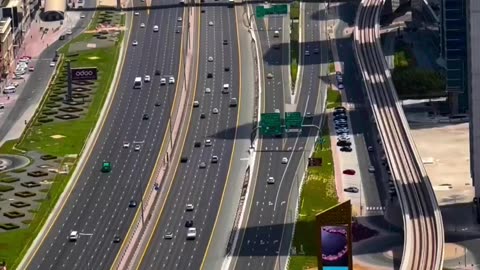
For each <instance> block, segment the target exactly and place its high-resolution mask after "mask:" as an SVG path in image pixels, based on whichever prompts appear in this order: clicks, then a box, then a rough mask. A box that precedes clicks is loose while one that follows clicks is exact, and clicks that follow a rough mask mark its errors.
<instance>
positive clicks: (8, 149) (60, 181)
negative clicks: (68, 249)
mask: <svg viewBox="0 0 480 270" xmlns="http://www.w3.org/2000/svg"><path fill="white" fill-rule="evenodd" d="M102 14H103V15H102ZM124 17H125V16H123V15H120V14H118V13H109V12H105V11H101V12H97V13H96V14H95V17H94V19H93V23H92V24H94V25H96V24H97V23H99V22H100V21H102V20H105V18H107V20H115V22H116V23H118V22H120V24H121V25H124V24H125V18H124ZM92 24H91V25H92ZM91 25H90V27H89V29H93V28H94V27H93V28H92V26H91ZM123 36H124V33H123V31H120V32H119V33H118V34H117V35H116V36H115V39H111V40H109V41H111V44H112V45H111V46H109V47H106V46H104V47H100V46H99V48H89V46H88V44H91V43H93V42H96V41H97V39H96V38H95V37H94V36H93V33H84V34H81V35H80V36H78V37H76V38H75V39H73V40H72V41H70V42H69V43H68V44H67V45H66V46H64V47H63V48H62V49H61V50H60V53H61V55H62V56H61V57H60V63H59V68H58V70H57V74H56V75H55V77H54V79H53V80H52V83H51V84H50V86H49V88H48V89H47V92H46V93H45V95H44V97H43V98H42V101H41V104H40V106H39V107H38V109H37V111H36V113H35V115H34V117H33V119H32V120H31V122H30V123H29V125H28V127H27V129H26V130H25V132H24V134H22V137H21V138H20V139H19V140H14V141H8V142H6V143H5V144H3V145H2V146H1V147H0V153H5V154H20V153H21V152H23V151H25V152H29V151H35V152H38V153H41V154H50V155H54V156H58V157H59V159H60V160H61V163H69V164H73V165H72V166H71V167H70V168H69V174H67V175H61V174H56V175H55V176H54V178H53V179H52V180H53V181H52V184H51V185H50V189H48V190H45V192H47V195H46V198H45V199H42V200H41V203H40V204H39V205H38V207H37V208H32V209H28V210H27V211H29V212H31V213H35V215H34V216H33V219H32V220H30V221H29V222H28V224H29V226H28V227H27V228H26V229H17V230H13V231H9V232H2V233H0V262H1V261H4V262H6V263H7V265H8V268H9V269H15V267H17V266H18V264H19V263H20V261H21V259H22V258H23V256H24V254H25V253H26V251H27V250H28V248H29V246H30V245H31V243H32V241H33V240H34V238H35V237H36V236H37V234H38V233H39V231H40V230H41V228H42V227H43V225H44V223H45V221H46V219H47V218H48V215H49V214H50V212H51V211H52V209H53V207H54V206H55V205H56V203H57V201H58V199H59V197H60V195H61V194H62V193H63V191H64V189H65V187H66V185H67V183H68V181H69V179H70V178H71V174H72V173H73V171H74V169H75V167H76V162H77V161H78V160H77V158H76V157H75V156H76V155H80V154H82V153H81V152H82V150H83V147H84V145H85V143H86V141H87V139H88V136H89V134H90V132H91V131H92V130H93V128H94V127H95V125H96V123H97V121H98V117H99V115H100V111H101V109H102V107H103V105H104V102H105V99H106V97H107V95H108V92H109V89H110V86H111V83H112V81H113V76H114V74H115V68H116V64H117V61H118V60H119V59H118V58H119V53H120V45H121V43H122V40H123ZM101 42H106V41H101ZM78 44H80V45H78ZM103 44H104V45H105V43H103ZM72 46H77V47H78V46H80V47H81V46H84V47H85V48H87V49H83V50H80V49H79V50H77V51H75V52H74V53H72V48H73V47H72ZM65 59H71V60H72V62H71V63H72V64H71V65H72V67H97V70H98V74H99V76H98V80H97V81H96V82H95V84H94V86H93V87H94V90H93V91H91V93H92V94H91V95H90V96H89V102H88V105H84V107H83V108H85V110H84V111H83V112H82V113H80V114H79V117H78V119H73V120H66V121H59V120H57V119H55V120H51V121H41V120H42V119H43V120H45V119H47V118H48V119H52V118H53V116H54V115H56V114H53V113H52V114H51V115H50V114H47V112H52V111H54V110H56V112H57V113H60V112H58V107H52V106H50V107H49V106H48V105H52V104H57V105H58V104H60V103H61V99H60V100H57V99H58V98H57V97H60V98H63V96H64V92H62V91H65V89H64V88H63V85H64V83H62V80H63V82H64V81H65V76H66V75H65V74H66V65H64V64H65V62H64V61H65ZM62 76H63V78H62ZM58 80H60V83H59V84H57V83H58ZM59 85H62V86H59ZM53 97H55V98H57V99H54V100H52V98H53ZM52 115H53V116H52ZM54 135H61V136H62V137H61V138H60V139H59V138H54V137H55V136H54ZM72 156H73V157H72Z"/></svg>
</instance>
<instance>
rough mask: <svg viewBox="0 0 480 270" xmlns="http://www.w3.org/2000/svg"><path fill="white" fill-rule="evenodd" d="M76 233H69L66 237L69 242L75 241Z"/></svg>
mask: <svg viewBox="0 0 480 270" xmlns="http://www.w3.org/2000/svg"><path fill="white" fill-rule="evenodd" d="M78 236H79V235H78V232H77V231H71V232H70V235H69V236H68V240H70V241H77V239H78Z"/></svg>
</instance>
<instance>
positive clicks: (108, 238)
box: [28, 0, 183, 270]
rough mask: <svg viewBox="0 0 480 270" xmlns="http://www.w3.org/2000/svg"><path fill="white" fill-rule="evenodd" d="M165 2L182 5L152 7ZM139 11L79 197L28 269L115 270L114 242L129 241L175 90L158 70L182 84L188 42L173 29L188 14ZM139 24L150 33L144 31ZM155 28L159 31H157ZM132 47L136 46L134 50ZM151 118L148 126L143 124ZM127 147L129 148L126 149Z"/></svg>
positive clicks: (175, 10)
mask: <svg viewBox="0 0 480 270" xmlns="http://www.w3.org/2000/svg"><path fill="white" fill-rule="evenodd" d="M160 3H162V4H174V3H176V1H174V0H168V1H160V0H153V5H159V4H160ZM137 6H141V7H142V6H144V3H142V2H138V5H137ZM138 12H139V14H138V16H133V22H132V24H131V25H127V27H131V29H130V31H131V33H130V35H129V40H128V50H127V54H126V57H125V60H124V63H123V69H122V70H121V72H122V73H121V77H120V79H119V83H118V85H117V88H116V89H117V90H116V93H115V96H114V100H113V103H112V106H111V107H110V109H109V113H108V116H107V119H106V121H105V122H104V124H103V126H102V130H101V132H100V134H99V137H98V140H97V141H96V144H95V146H94V148H93V150H92V152H91V153H90V154H89V156H87V158H88V161H87V163H86V165H85V167H84V169H83V171H82V173H81V175H80V178H79V179H78V182H77V184H76V186H75V188H74V190H73V192H72V193H71V194H70V196H69V198H68V200H67V202H66V204H65V206H64V207H63V209H62V212H61V213H60V215H59V216H58V218H57V219H56V222H55V223H54V225H53V226H52V227H51V229H50V230H49V231H48V234H47V236H46V238H45V239H44V240H43V241H42V244H41V246H40V248H39V249H38V250H37V251H36V252H35V255H34V256H33V258H31V259H30V261H29V265H28V269H42V270H43V269H109V268H110V265H111V263H112V262H113V260H114V258H115V256H116V254H117V252H118V250H119V248H120V245H121V243H113V238H114V235H119V236H121V237H122V239H123V237H124V236H125V234H126V232H127V230H128V228H129V226H130V223H131V221H132V219H133V217H134V215H135V211H136V210H137V209H136V208H129V201H130V200H136V201H137V203H139V205H140V203H141V202H140V199H141V197H142V195H143V193H144V189H145V187H146V185H147V182H148V180H149V178H150V176H151V173H152V170H153V169H154V166H155V164H156V159H157V156H158V153H159V152H160V149H161V146H162V142H163V138H164V134H165V131H166V127H167V122H168V119H169V115H170V111H171V104H173V103H174V98H175V91H176V86H177V84H168V85H162V86H160V77H161V76H155V75H154V73H155V70H156V69H158V70H160V73H161V74H162V75H163V76H174V77H175V78H177V74H178V72H179V61H180V59H182V57H181V56H180V52H181V45H180V44H181V36H182V35H181V34H180V33H176V31H175V30H176V29H177V27H179V26H180V25H181V24H182V22H178V21H177V18H178V17H183V8H182V7H180V6H178V7H174V8H168V9H161V8H160V9H153V10H152V11H151V12H150V14H149V15H147V11H146V10H144V9H141V10H139V11H138ZM132 15H133V14H132ZM127 21H128V20H127ZM141 23H145V25H146V27H145V28H141V27H140V24H141ZM154 25H158V26H159V27H160V29H159V32H157V33H154V32H153V26H154ZM133 40H137V41H138V46H132V45H131V44H132V41H133ZM167 40H168V42H166V41H167ZM144 75H150V76H151V77H152V81H151V82H146V83H144V84H143V87H142V89H133V82H134V78H135V77H136V76H142V77H143V76H144ZM177 82H178V78H177ZM156 103H158V104H157V105H159V106H156V105H155V104H156ZM145 113H147V114H149V117H150V119H149V120H142V116H143V114H145ZM124 141H128V142H129V143H130V147H129V148H123V147H122V146H123V142H124ZM136 144H139V145H141V149H140V151H134V149H133V147H134V145H136ZM102 161H109V162H111V164H112V171H111V172H110V173H101V172H100V168H101V163H102ZM72 230H76V231H78V232H79V233H80V238H79V239H78V240H77V241H76V242H69V241H68V240H67V237H68V235H69V233H70V231H72Z"/></svg>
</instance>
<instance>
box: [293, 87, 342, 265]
mask: <svg viewBox="0 0 480 270" xmlns="http://www.w3.org/2000/svg"><path fill="white" fill-rule="evenodd" d="M327 101H328V104H329V105H331V106H332V107H336V106H340V105H341V96H340V93H339V92H338V91H333V90H328V93H327ZM322 138H323V144H322V145H317V146H316V147H315V152H314V154H313V157H315V158H321V159H322V166H320V167H310V168H309V169H308V175H307V177H306V180H305V183H304V185H303V190H302V194H301V197H300V211H299V216H298V220H297V223H296V226H295V234H294V237H293V244H292V246H294V247H295V248H296V251H297V255H296V256H292V257H291V258H290V264H289V269H290V270H303V269H309V268H311V267H316V266H317V257H316V251H317V246H316V242H315V237H313V236H315V234H316V227H315V216H316V215H317V214H318V213H320V212H322V211H323V210H326V209H328V208H330V207H332V206H334V205H336V204H337V203H338V197H337V193H336V189H335V176H334V166H333V159H332V151H331V149H330V133H329V131H328V127H327V125H325V126H324V127H323V130H322ZM301 250H303V252H304V254H298V253H299V252H300V251H301Z"/></svg>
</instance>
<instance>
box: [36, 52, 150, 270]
mask: <svg viewBox="0 0 480 270" xmlns="http://www.w3.org/2000/svg"><path fill="white" fill-rule="evenodd" d="M134 54H135V52H134ZM140 59H141V55H136V57H133V58H128V55H127V56H126V59H125V60H126V61H125V63H127V64H130V66H139V65H140ZM132 72H133V69H129V68H127V69H123V70H122V73H123V74H124V75H123V76H122V77H121V78H120V84H119V85H120V86H124V85H127V83H128V79H130V78H133V77H134V76H135V74H132ZM132 80H133V79H131V80H130V83H128V85H131V82H132ZM117 91H118V92H119V93H118V94H117V95H115V97H114V101H113V103H112V104H113V106H112V109H111V112H110V114H109V116H110V117H107V119H106V122H105V124H104V127H103V128H102V129H101V131H100V134H99V139H98V141H97V144H96V145H95V146H94V148H93V151H92V155H93V156H94V157H95V158H89V160H88V161H87V163H86V165H85V168H86V169H85V170H84V171H83V173H82V175H81V176H80V178H79V180H78V183H77V186H76V189H75V190H74V191H73V192H72V196H71V197H70V198H69V200H68V201H67V203H66V205H65V207H64V209H63V210H62V212H61V213H60V215H59V218H58V220H66V221H67V222H68V223H67V222H56V223H55V224H54V225H53V227H52V229H51V231H52V232H56V233H55V235H52V234H49V235H47V238H46V239H45V241H44V243H43V245H42V246H41V247H40V249H39V251H38V252H37V254H36V256H34V258H33V260H32V264H34V265H37V268H39V267H40V265H41V262H45V263H46V264H47V265H50V264H51V263H52V262H51V261H52V260H53V259H54V257H52V256H48V257H47V256H46V255H45V254H48V253H50V250H51V249H52V248H53V249H55V250H59V251H61V250H60V249H59V248H58V247H59V246H63V245H64V244H65V243H61V242H60V243H55V245H54V242H58V241H57V239H58V237H59V236H60V235H61V236H60V239H64V238H63V237H65V238H66V237H67V235H65V236H64V235H62V234H60V232H61V231H60V230H61V229H62V228H64V226H65V227H67V228H68V229H70V228H69V227H72V224H73V223H75V222H76V221H69V220H68V219H69V217H70V216H71V213H72V211H75V212H77V211H79V210H78V209H77V208H78V207H80V206H79V204H78V201H79V200H80V201H87V202H88V201H89V198H90V197H89V196H88V194H92V190H93V189H94V187H93V186H92V185H87V184H88V183H89V180H90V179H91V178H96V177H98V171H97V170H99V164H100V162H101V161H102V160H103V157H101V156H100V154H99V153H101V152H103V151H104V148H106V149H105V151H112V148H113V147H114V146H113V145H108V146H107V145H106V144H107V142H109V140H108V139H107V137H109V136H110V135H109V134H110V133H112V132H116V131H115V130H114V129H115V128H116V126H117V125H118V121H120V122H122V121H123V120H124V119H125V118H126V110H122V107H123V108H125V107H128V106H130V101H131V100H132V96H133V93H131V92H127V91H125V90H123V89H122V87H119V89H118V90H117ZM117 104H118V105H117ZM112 115H113V117H112ZM87 170H88V171H87ZM80 188H81V190H80V191H79V189H80ZM72 202H74V203H73V204H72ZM77 206H78V207H77ZM67 212H68V214H67ZM43 247H46V248H47V250H44V248H43Z"/></svg>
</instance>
